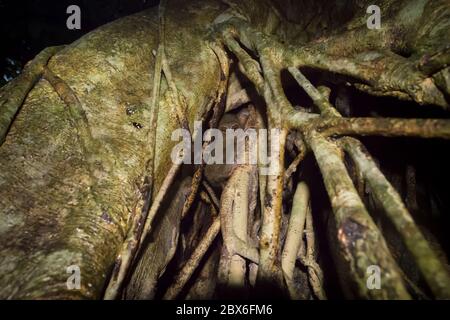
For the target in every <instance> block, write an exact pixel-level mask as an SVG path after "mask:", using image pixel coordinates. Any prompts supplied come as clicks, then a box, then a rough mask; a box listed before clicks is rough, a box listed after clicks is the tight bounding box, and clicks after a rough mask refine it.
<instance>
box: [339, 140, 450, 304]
mask: <svg viewBox="0 0 450 320" xmlns="http://www.w3.org/2000/svg"><path fill="white" fill-rule="evenodd" d="M340 142H341V144H342V145H343V146H344V148H345V150H346V151H347V152H348V153H349V154H350V156H351V157H352V159H353V161H354V162H355V164H356V165H357V166H358V168H359V170H361V172H362V174H363V175H364V178H365V179H366V181H367V183H368V184H369V186H370V188H371V191H372V194H373V195H374V197H375V199H376V200H377V201H378V202H379V203H380V204H381V206H382V207H383V209H384V210H385V211H386V214H387V216H388V217H389V219H390V220H391V221H392V223H393V224H394V225H395V227H396V229H397V231H398V232H399V233H400V235H401V236H402V238H403V241H404V242H405V244H406V247H407V248H408V250H409V251H410V252H411V253H412V255H413V256H414V258H415V261H416V263H417V265H418V267H419V269H420V271H421V272H422V275H423V277H424V278H425V279H426V281H427V283H428V285H429V286H430V288H431V290H432V291H433V294H434V295H435V296H436V297H437V298H443V299H450V274H449V270H448V268H447V266H445V265H444V264H443V263H442V262H441V261H440V259H439V258H438V255H437V254H436V253H435V252H434V250H433V248H431V246H430V245H429V244H428V242H427V240H426V239H425V238H424V236H423V235H422V233H421V232H420V230H419V228H418V227H417V225H416V224H415V223H414V220H413V219H412V217H411V215H410V213H409V212H408V210H407V209H406V207H405V205H404V204H403V202H402V200H401V198H400V196H399V194H398V193H397V191H396V190H395V189H394V188H393V187H392V185H391V184H390V183H389V181H388V180H387V179H386V178H385V177H384V175H383V174H382V173H381V171H380V169H378V167H377V165H376V164H375V162H374V161H373V160H372V158H371V157H370V156H369V155H368V153H367V151H366V150H365V148H364V147H363V145H362V144H361V143H360V142H359V141H357V140H355V139H352V138H343V139H341V140H340Z"/></svg>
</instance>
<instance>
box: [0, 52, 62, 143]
mask: <svg viewBox="0 0 450 320" xmlns="http://www.w3.org/2000/svg"><path fill="white" fill-rule="evenodd" d="M62 48H64V46H58V47H49V48H46V49H44V50H42V52H41V53H39V54H38V55H37V56H36V57H35V58H34V59H33V60H32V61H31V62H28V63H27V65H26V66H25V68H24V69H23V71H22V73H21V74H20V75H19V76H18V77H17V78H15V79H13V80H12V81H11V82H10V83H8V84H7V85H5V86H4V87H3V88H1V90H0V145H2V144H3V142H4V141H5V138H6V135H7V134H8V130H9V128H10V126H11V123H12V122H13V121H14V118H15V116H16V114H17V112H18V111H19V109H20V107H21V106H22V104H23V102H24V101H25V98H26V97H27V95H28V92H30V90H31V89H33V87H34V85H35V84H36V83H37V82H38V80H39V79H40V78H41V75H42V73H43V72H44V68H45V66H46V65H47V62H48V61H49V60H50V58H51V57H52V56H54V55H55V54H56V53H57V52H58V51H60V50H61V49H62Z"/></svg>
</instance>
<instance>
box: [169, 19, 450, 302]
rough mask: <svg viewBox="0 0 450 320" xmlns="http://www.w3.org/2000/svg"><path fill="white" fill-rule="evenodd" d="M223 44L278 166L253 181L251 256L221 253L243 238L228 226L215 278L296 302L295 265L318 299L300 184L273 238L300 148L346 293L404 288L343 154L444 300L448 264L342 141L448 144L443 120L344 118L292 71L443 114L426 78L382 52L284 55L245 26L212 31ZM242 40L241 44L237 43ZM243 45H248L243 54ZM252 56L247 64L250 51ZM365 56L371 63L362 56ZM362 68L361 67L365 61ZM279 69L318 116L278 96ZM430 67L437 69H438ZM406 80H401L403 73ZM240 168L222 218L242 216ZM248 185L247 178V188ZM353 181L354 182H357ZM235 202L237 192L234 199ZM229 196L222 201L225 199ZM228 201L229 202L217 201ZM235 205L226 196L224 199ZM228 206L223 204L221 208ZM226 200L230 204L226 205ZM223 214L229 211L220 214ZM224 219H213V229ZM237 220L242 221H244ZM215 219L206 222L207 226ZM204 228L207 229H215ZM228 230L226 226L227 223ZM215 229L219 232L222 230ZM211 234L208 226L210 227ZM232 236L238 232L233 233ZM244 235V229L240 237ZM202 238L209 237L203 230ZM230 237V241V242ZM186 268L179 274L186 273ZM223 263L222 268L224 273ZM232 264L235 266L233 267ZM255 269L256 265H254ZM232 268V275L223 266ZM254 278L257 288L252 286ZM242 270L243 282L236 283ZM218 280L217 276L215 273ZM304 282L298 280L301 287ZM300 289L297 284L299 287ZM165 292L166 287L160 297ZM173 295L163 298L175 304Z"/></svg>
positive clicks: (390, 294)
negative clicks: (327, 207)
mask: <svg viewBox="0 0 450 320" xmlns="http://www.w3.org/2000/svg"><path fill="white" fill-rule="evenodd" d="M218 30H219V31H218V32H219V33H220V34H221V35H222V40H223V43H224V45H225V47H226V48H227V49H228V50H229V51H231V52H232V54H233V55H234V56H235V57H236V58H237V60H238V64H239V69H240V71H241V72H242V73H243V74H244V75H245V76H246V77H247V78H248V79H249V80H250V81H251V82H252V83H253V85H254V87H255V89H256V91H257V93H258V94H259V95H260V96H261V97H263V98H264V100H265V103H266V106H267V124H268V127H269V128H278V129H281V132H282V133H281V138H280V152H279V157H278V158H277V159H276V162H277V165H278V166H279V168H280V169H281V171H280V173H279V174H277V175H272V176H270V175H269V176H267V177H265V176H259V178H258V180H259V184H258V185H259V195H260V200H261V206H260V211H261V226H260V231H259V233H258V236H259V259H258V261H257V262H258V263H257V265H255V261H253V262H252V263H251V264H250V265H248V267H249V268H250V269H249V272H248V273H246V271H245V270H246V268H247V264H246V263H245V259H244V258H245V257H248V252H245V253H244V252H241V253H239V252H237V251H235V250H234V247H232V248H233V250H234V251H232V252H229V250H228V251H227V250H226V248H230V247H229V246H231V242H232V241H233V237H237V235H236V234H234V233H235V232H236V233H237V234H240V235H241V237H242V236H243V235H245V232H246V231H245V230H246V229H247V227H246V224H245V227H244V228H243V229H239V228H237V230H232V236H230V234H229V233H230V231H229V230H228V231H226V232H225V233H228V235H226V234H225V233H224V229H222V230H223V232H222V235H223V239H224V249H223V250H225V252H226V254H225V255H224V254H222V258H221V259H222V260H226V262H227V263H225V264H224V263H221V265H220V267H219V275H220V274H222V275H225V276H224V277H225V280H224V281H222V282H224V283H225V285H229V286H230V287H236V285H238V284H239V285H240V286H242V287H244V286H246V285H247V282H249V283H250V284H252V285H257V284H258V282H262V283H267V282H270V283H272V284H274V285H275V286H278V287H285V288H287V291H288V293H289V296H290V297H291V298H293V299H296V298H301V297H302V290H303V292H304V291H305V288H301V285H300V283H299V280H298V279H299V278H298V277H296V276H295V273H296V272H298V269H297V268H298V267H297V265H296V261H297V260H298V261H299V262H300V264H303V265H304V267H306V269H307V278H308V282H309V287H310V288H311V291H312V294H313V295H314V296H315V297H316V298H318V299H325V298H326V294H325V292H324V287H323V274H322V270H321V268H320V266H319V265H318V264H317V262H316V256H315V234H314V230H313V227H312V217H313V215H314V213H313V212H311V206H310V200H309V199H310V195H309V188H308V186H307V185H306V183H305V182H300V183H299V184H298V186H297V188H296V191H295V195H294V197H293V199H292V212H291V214H290V218H289V221H288V223H287V224H288V226H287V231H286V235H285V236H284V234H282V233H281V232H282V224H283V221H282V216H283V213H282V211H283V189H284V188H285V187H286V185H287V182H288V181H289V179H290V177H291V175H292V173H293V172H294V171H295V170H296V168H297V167H298V166H301V162H302V159H303V158H304V156H305V153H306V152H312V153H313V154H314V157H315V159H316V161H317V164H318V166H319V168H320V171H321V173H322V177H323V181H324V183H325V187H326V190H327V193H328V196H329V198H330V201H331V206H332V209H333V212H334V219H333V220H334V221H335V223H336V230H337V234H336V236H337V238H336V239H335V241H336V242H337V250H338V252H337V254H336V256H337V260H338V262H337V263H338V265H340V266H341V267H342V268H343V270H344V272H343V274H345V276H344V279H341V280H343V281H347V282H348V283H350V285H348V287H349V288H351V289H350V292H349V295H351V296H356V297H364V298H375V299H408V298H410V292H408V290H407V287H406V286H405V281H408V280H407V279H405V276H404V274H403V272H402V270H401V269H400V268H399V267H398V265H397V263H396V261H395V259H394V258H393V256H392V254H391V253H390V250H389V249H388V246H387V244H386V241H385V239H384V237H383V235H382V233H381V232H380V230H379V229H378V227H377V226H376V224H375V223H374V221H373V220H372V218H371V216H370V215H369V213H368V210H367V208H366V206H365V204H364V202H363V201H362V199H361V198H360V195H359V193H358V191H357V187H358V188H361V186H360V185H358V186H357V187H355V185H354V183H353V181H352V179H351V177H350V175H349V172H348V171H347V168H346V166H345V164H344V160H343V155H344V153H347V154H348V155H349V156H350V158H351V159H352V161H353V163H354V167H355V169H356V170H357V172H358V176H359V180H360V181H361V183H362V184H364V183H366V184H367V185H368V187H369V188H370V192H371V194H372V196H373V198H374V199H375V200H376V201H377V202H378V203H379V204H380V206H381V207H382V208H383V210H384V211H385V213H386V216H387V217H388V219H389V220H390V221H391V222H392V223H393V225H394V226H395V228H396V229H397V231H398V232H399V234H400V235H401V237H402V239H403V241H404V243H405V245H406V247H407V248H408V250H409V251H410V253H411V254H412V256H413V257H414V259H415V262H416V264H417V267H418V269H419V270H420V271H421V273H422V275H423V277H424V279H425V280H426V282H427V285H428V286H429V288H430V289H431V291H432V293H433V295H434V296H435V297H436V298H450V274H449V272H448V269H447V266H446V265H445V264H444V263H443V262H442V261H441V260H440V258H439V257H438V255H437V254H436V252H434V251H433V249H432V248H431V246H430V245H429V244H428V242H427V240H426V239H425V238H424V236H423V235H422V233H421V231H420V230H419V228H418V227H417V225H416V224H415V222H414V221H413V219H412V217H411V215H410V213H409V212H408V210H407V209H406V206H405V205H404V204H403V202H402V200H401V197H400V196H399V194H398V193H397V191H396V190H395V189H394V188H393V187H392V185H391V184H390V183H389V181H388V180H387V179H386V177H385V176H384V175H383V174H382V173H381V171H380V170H379V168H378V166H377V164H376V162H375V161H374V160H373V159H372V157H371V156H370V155H369V154H368V152H367V151H366V150H365V148H364V146H363V145H362V144H361V143H360V142H359V141H358V140H357V139H355V138H350V137H345V135H379V136H388V137H389V136H409V137H422V138H445V139H448V138H450V121H448V120H440V119H401V118H345V117H342V116H341V114H340V113H339V112H338V111H337V110H336V109H335V107H334V106H333V105H332V104H331V103H330V102H329V95H330V90H329V89H328V88H326V87H320V88H316V87H314V86H313V85H312V84H311V82H309V80H308V79H307V78H306V77H305V76H304V75H303V74H302V73H301V71H300V70H299V69H298V67H299V66H300V67H313V68H317V69H321V70H324V71H327V72H328V71H330V72H336V73H340V74H344V75H349V76H352V77H355V78H357V79H359V80H360V81H364V83H365V84H364V85H363V84H357V87H358V88H359V89H361V90H364V91H367V92H370V93H372V94H374V95H391V96H395V97H398V98H402V99H408V100H414V101H416V102H418V103H420V104H429V103H432V104H436V105H440V106H442V107H444V108H446V107H447V103H446V102H445V99H444V98H443V93H442V92H440V91H439V89H438V88H437V87H436V86H435V85H434V82H433V80H432V79H431V78H429V77H428V76H429V73H428V74H427V73H425V72H423V71H421V68H419V67H418V66H417V64H414V63H412V62H411V61H406V60H405V59H402V58H401V57H399V56H396V55H395V54H394V53H390V52H387V51H383V52H378V53H373V52H367V53H364V52H362V53H359V54H358V57H359V58H355V59H348V58H346V59H336V57H333V56H331V55H327V54H326V53H323V52H320V51H316V49H315V48H308V50H305V49H292V48H291V47H287V46H283V45H281V44H280V43H277V42H276V41H275V40H273V39H271V38H270V37H268V36H267V35H265V34H263V33H260V32H258V31H256V30H252V29H251V28H250V27H249V26H248V25H247V24H246V22H245V21H242V20H239V19H231V20H230V21H228V22H226V23H225V24H223V25H221V26H219V27H218ZM243 39H245V41H244V40H243ZM241 43H245V45H246V47H247V48H245V49H244V48H243V47H242V45H241ZM248 50H249V51H252V52H253V53H254V55H255V56H257V57H259V59H258V60H259V61H256V60H255V59H254V58H253V57H252V56H251V55H250V54H249V53H248ZM369 57H372V59H369ZM368 62H370V63H368ZM284 69H288V70H289V72H290V73H291V74H292V76H293V78H294V79H295V80H296V81H297V82H298V84H299V85H300V86H301V88H302V89H303V90H304V91H305V92H306V93H307V94H308V95H309V96H310V98H311V99H312V101H313V102H314V104H315V106H316V107H317V109H318V111H319V112H318V113H306V112H303V111H300V110H297V109H295V108H293V107H292V105H291V104H290V102H289V101H288V100H287V98H286V96H285V93H284V90H283V87H282V84H281V77H280V74H281V71H282V70H284ZM422 69H423V68H422ZM438 69H439V68H438ZM406 71H407V73H408V75H409V76H408V77H406V78H405V77H402V76H400V75H401V74H403V73H404V72H406ZM289 132H297V133H298V134H299V137H298V138H297V141H296V142H297V145H298V146H304V147H303V148H300V149H299V150H300V152H299V154H298V155H297V157H295V160H294V161H293V162H292V164H291V165H290V166H289V167H288V169H287V170H286V171H285V170H284V163H285V160H284V151H285V143H286V137H287V135H288V133H289ZM239 172H240V169H239V170H237V171H236V172H235V174H234V176H233V177H232V178H231V179H230V181H229V183H228V184H227V187H225V189H224V193H223V195H222V199H223V201H225V202H223V201H222V204H221V205H222V206H224V204H228V205H227V206H225V207H221V208H220V210H221V211H233V210H234V211H233V212H232V213H231V216H233V215H235V216H236V217H241V219H242V217H245V219H247V218H248V210H249V208H248V207H247V206H242V205H241V206H239V205H238V206H236V207H234V206H231V207H229V205H230V203H234V202H233V201H236V203H240V202H239V198H240V197H231V196H230V194H231V195H232V194H233V192H235V190H236V188H239V189H240V190H241V191H242V190H248V188H249V184H250V183H252V182H251V181H249V180H248V179H243V180H242V179H240V180H239V181H240V183H239V187H238V186H237V184H236V182H235V180H236V179H237V178H236V176H237V175H239ZM253 183H254V182H253ZM361 183H360V184H361ZM241 196H242V194H241ZM230 197H231V198H230ZM226 199H228V200H226ZM233 199H234V200H233ZM230 201H231V202H230ZM229 202H230V203H229ZM227 214H228V215H230V213H229V212H228V213H227ZM224 221H225V220H223V219H222V223H224ZM243 221H246V220H243ZM216 222H217V220H215V222H214V223H216ZM214 223H213V225H212V226H211V228H213V229H214V228H215V227H217V226H215V224H214ZM231 225H233V223H231ZM222 228H224V227H223V226H222ZM214 230H215V229H214ZM239 230H240V231H239ZM243 232H244V233H243ZM208 234H209V233H208ZM230 241H231V242H230ZM189 266H190V264H189V263H188V264H187V267H186V268H189ZM230 266H231V267H230ZM233 266H234V267H233ZM255 266H256V268H255ZM372 266H377V267H379V268H380V270H382V272H381V275H380V276H381V283H382V284H383V285H382V286H381V288H380V289H379V290H371V288H370V287H369V286H368V285H367V271H368V270H369V269H370V268H371V267H372ZM230 268H231V269H230ZM255 272H257V276H256V284H254V281H255ZM246 274H248V277H249V278H248V279H247V280H245V277H246ZM222 278H223V277H222ZM303 285H304V284H303ZM299 286H300V288H299ZM169 292H172V293H173V291H169ZM175 296H176V295H173V294H171V293H169V294H166V297H170V298H174V297H175Z"/></svg>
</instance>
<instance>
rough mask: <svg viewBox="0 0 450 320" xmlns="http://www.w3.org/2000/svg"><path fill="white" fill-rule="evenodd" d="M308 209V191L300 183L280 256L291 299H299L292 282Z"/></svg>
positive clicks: (306, 187) (305, 186)
mask: <svg viewBox="0 0 450 320" xmlns="http://www.w3.org/2000/svg"><path fill="white" fill-rule="evenodd" d="M308 207H309V189H308V186H307V185H306V183H304V182H300V183H299V184H298V185H297V189H296V191H295V194H294V199H293V201H292V210H291V215H290V217H289V225H288V230H287V235H286V240H285V242H284V247H283V253H282V255H281V268H282V270H283V275H284V280H285V282H286V286H287V288H288V291H289V295H290V297H291V299H295V300H297V299H299V298H300V294H299V293H298V292H297V288H296V286H295V282H294V269H295V261H296V260H297V254H298V252H299V250H300V246H301V245H302V239H303V230H304V227H305V221H306V213H307V211H308Z"/></svg>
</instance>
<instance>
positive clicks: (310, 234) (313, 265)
mask: <svg viewBox="0 0 450 320" xmlns="http://www.w3.org/2000/svg"><path fill="white" fill-rule="evenodd" d="M304 232H305V235H306V242H305V243H306V252H305V254H304V255H300V256H299V259H300V261H301V263H302V264H303V265H304V266H305V267H307V268H308V276H309V284H310V285H311V288H312V290H313V292H314V295H315V296H316V297H317V299H319V300H326V299H327V296H326V294H325V290H324V286H323V272H322V269H321V268H320V266H319V264H318V263H317V262H316V254H315V250H316V248H315V246H316V245H315V234H314V227H313V219H312V213H311V207H310V206H308V207H307V210H306V227H305V231H304Z"/></svg>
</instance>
